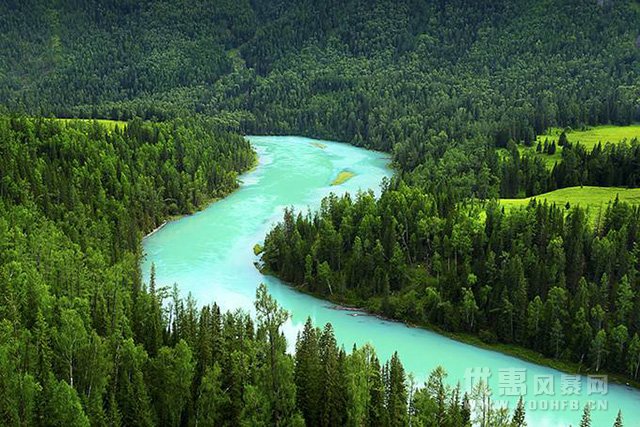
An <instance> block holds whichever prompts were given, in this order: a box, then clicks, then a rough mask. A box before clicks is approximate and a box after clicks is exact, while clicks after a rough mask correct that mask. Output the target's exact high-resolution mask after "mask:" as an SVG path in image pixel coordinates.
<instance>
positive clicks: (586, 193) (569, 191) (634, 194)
mask: <svg viewBox="0 0 640 427" xmlns="http://www.w3.org/2000/svg"><path fill="white" fill-rule="evenodd" d="M616 196H617V197H618V198H619V199H620V201H624V202H627V203H631V204H634V205H637V204H640V188H620V187H589V186H585V187H569V188H562V189H560V190H555V191H551V192H549V193H545V194H540V195H538V196H535V197H528V198H526V199H502V200H500V204H501V205H502V206H504V207H505V209H506V210H509V209H513V208H517V207H522V206H527V205H528V204H529V202H530V201H531V199H537V200H538V201H543V200H546V201H547V202H548V203H555V204H556V205H558V206H565V205H566V204H567V202H568V203H569V205H570V206H571V207H573V206H581V207H583V208H588V209H589V216H590V217H591V218H592V219H593V218H595V216H596V215H597V214H598V212H600V209H601V208H602V209H604V208H606V207H607V204H608V203H609V202H611V201H613V200H615V198H616Z"/></svg>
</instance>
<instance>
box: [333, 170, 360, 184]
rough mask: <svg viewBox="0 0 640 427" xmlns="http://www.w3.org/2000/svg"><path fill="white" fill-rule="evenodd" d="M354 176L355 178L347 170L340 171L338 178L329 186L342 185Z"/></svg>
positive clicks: (353, 174)
mask: <svg viewBox="0 0 640 427" xmlns="http://www.w3.org/2000/svg"><path fill="white" fill-rule="evenodd" d="M354 176H356V174H355V173H353V172H351V171H348V170H343V171H341V172H340V173H339V174H338V176H337V177H336V179H334V180H333V181H332V182H331V185H340V184H343V183H345V182H347V181H349V180H350V179H351V178H353V177H354Z"/></svg>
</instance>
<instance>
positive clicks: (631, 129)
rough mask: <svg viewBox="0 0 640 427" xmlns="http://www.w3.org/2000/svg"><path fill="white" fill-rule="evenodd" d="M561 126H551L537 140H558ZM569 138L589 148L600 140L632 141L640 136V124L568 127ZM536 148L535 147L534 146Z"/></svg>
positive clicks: (611, 141)
mask: <svg viewBox="0 0 640 427" xmlns="http://www.w3.org/2000/svg"><path fill="white" fill-rule="evenodd" d="M562 131H563V129H561V128H551V129H549V130H548V131H547V133H546V134H544V135H538V138H537V140H538V141H541V142H543V143H544V140H545V139H547V138H548V139H549V142H551V141H555V142H556V143H557V142H558V138H559V137H560V134H561V133H562ZM566 132H567V140H569V142H571V143H572V144H575V143H578V142H579V143H580V145H583V146H584V147H586V148H587V149H591V148H593V147H595V146H596V145H597V144H598V143H599V142H601V143H602V144H605V143H607V142H610V143H612V144H617V143H619V142H621V141H624V140H627V141H631V140H632V139H634V138H640V124H635V125H629V126H610V125H606V126H596V127H592V128H587V129H584V130H571V129H567V130H566ZM534 150H535V147H534Z"/></svg>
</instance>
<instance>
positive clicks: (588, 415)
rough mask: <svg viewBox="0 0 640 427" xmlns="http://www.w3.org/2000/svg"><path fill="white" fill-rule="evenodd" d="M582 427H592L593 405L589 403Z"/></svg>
mask: <svg viewBox="0 0 640 427" xmlns="http://www.w3.org/2000/svg"><path fill="white" fill-rule="evenodd" d="M580 427H591V405H589V404H588V403H587V404H586V405H584V410H583V411H582V419H581V420H580Z"/></svg>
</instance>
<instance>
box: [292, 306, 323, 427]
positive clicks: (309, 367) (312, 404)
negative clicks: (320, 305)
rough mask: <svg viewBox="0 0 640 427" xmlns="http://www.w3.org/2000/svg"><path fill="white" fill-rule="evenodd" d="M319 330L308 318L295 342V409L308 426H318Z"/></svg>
mask: <svg viewBox="0 0 640 427" xmlns="http://www.w3.org/2000/svg"><path fill="white" fill-rule="evenodd" d="M318 335H319V330H318V329H317V328H316V327H314V326H313V323H312V322H311V318H310V317H308V318H307V321H306V323H305V325H304V329H303V330H302V333H301V334H299V335H298V340H297V342H296V364H295V383H296V388H297V393H296V399H297V407H298V409H299V410H300V411H301V412H302V416H303V417H304V420H305V422H306V424H307V425H308V426H317V425H319V424H320V418H319V416H320V413H319V409H320V405H319V404H318V402H320V400H321V391H322V387H321V384H322V378H323V375H322V365H321V363H320V346H319V343H318Z"/></svg>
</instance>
